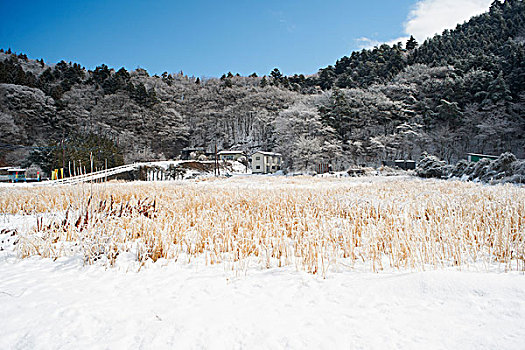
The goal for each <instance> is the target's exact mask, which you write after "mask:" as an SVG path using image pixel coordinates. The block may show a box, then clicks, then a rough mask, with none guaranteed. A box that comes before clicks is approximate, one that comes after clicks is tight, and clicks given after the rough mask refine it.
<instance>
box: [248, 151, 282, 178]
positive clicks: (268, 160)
mask: <svg viewBox="0 0 525 350" xmlns="http://www.w3.org/2000/svg"><path fill="white" fill-rule="evenodd" d="M250 162H251V166H252V173H253V174H270V173H275V172H276V171H278V170H281V166H282V163H283V160H282V155H281V154H280V153H274V152H263V151H257V152H255V153H253V154H252V155H251V157H250Z"/></svg>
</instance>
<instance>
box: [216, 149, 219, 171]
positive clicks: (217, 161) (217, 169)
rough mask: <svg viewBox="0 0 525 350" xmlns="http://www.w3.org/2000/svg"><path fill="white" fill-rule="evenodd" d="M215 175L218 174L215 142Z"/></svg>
mask: <svg viewBox="0 0 525 350" xmlns="http://www.w3.org/2000/svg"><path fill="white" fill-rule="evenodd" d="M215 176H219V160H218V158H217V144H215Z"/></svg>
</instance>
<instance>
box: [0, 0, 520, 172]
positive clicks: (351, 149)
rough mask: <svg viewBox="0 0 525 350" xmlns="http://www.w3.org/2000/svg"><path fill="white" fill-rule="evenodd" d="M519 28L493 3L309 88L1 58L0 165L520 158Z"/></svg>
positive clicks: (296, 165) (304, 165)
mask: <svg viewBox="0 0 525 350" xmlns="http://www.w3.org/2000/svg"><path fill="white" fill-rule="evenodd" d="M524 24H525V4H524V2H523V0H506V1H504V2H501V3H500V2H498V1H495V2H494V3H493V5H492V6H491V9H490V11H489V12H487V13H485V14H483V15H480V16H477V17H474V18H472V19H471V20H470V21H468V22H467V23H465V24H461V25H458V27H457V28H456V29H455V30H446V31H444V32H443V33H442V35H437V36H435V37H433V38H431V39H428V40H426V41H425V42H424V43H421V44H420V45H419V44H418V43H417V42H416V41H415V40H413V38H412V39H411V40H409V41H408V42H407V43H399V44H396V45H394V46H388V45H382V46H380V47H376V48H374V49H371V50H362V51H360V52H354V53H352V54H351V55H350V56H349V57H343V58H341V59H340V60H338V61H337V62H336V63H335V65H334V66H329V67H326V68H323V69H321V70H320V71H319V72H318V73H317V74H315V75H313V76H310V77H305V76H303V75H294V76H283V75H282V74H281V73H280V72H279V70H278V69H275V70H273V71H272V72H271V73H270V74H269V75H268V76H264V77H257V76H256V75H255V74H253V75H251V76H249V77H241V76H238V75H234V74H232V73H227V74H225V75H223V76H222V77H221V78H211V79H200V78H196V77H188V76H187V75H185V74H184V73H183V72H180V73H176V74H169V73H167V72H165V73H164V74H162V75H160V76H157V75H154V76H150V75H149V74H148V72H146V71H145V70H144V69H140V68H138V69H136V70H134V71H127V70H126V69H124V68H121V69H112V68H109V67H107V66H105V65H101V66H99V67H96V69H94V70H93V71H91V70H86V69H85V68H83V67H81V66H80V65H78V64H76V63H67V62H64V61H62V62H59V63H57V64H47V63H45V62H44V61H42V60H37V61H35V60H31V59H28V58H27V56H26V55H24V54H15V53H12V52H11V51H10V50H7V51H5V52H4V50H2V52H0V131H1V138H0V163H8V164H20V165H29V164H31V163H37V164H38V165H40V166H41V167H43V168H44V169H46V168H47V169H49V168H50V167H51V166H58V165H60V164H62V163H64V162H67V161H70V160H74V159H77V160H78V159H84V160H85V159H86V157H87V159H89V154H93V156H94V157H95V158H97V157H98V158H99V159H98V161H101V159H102V158H105V159H107V158H108V157H109V158H110V163H111V164H110V165H113V164H118V163H120V162H122V161H125V162H131V161H137V160H146V159H173V158H177V157H178V156H179V155H180V154H181V150H182V149H183V148H204V149H208V150H210V151H211V150H212V149H213V148H214V147H215V145H217V147H218V148H219V149H228V148H236V149H244V150H247V151H251V150H256V149H263V150H271V151H279V152H281V153H283V155H284V158H285V161H286V166H287V167H288V168H289V169H295V170H303V169H314V168H315V166H316V164H318V163H321V162H322V163H328V162H329V163H332V165H333V167H334V168H335V169H342V168H344V167H346V166H349V165H350V164H363V163H364V164H369V165H377V164H379V163H380V162H381V160H388V159H396V158H405V159H408V158H412V159H416V158H418V157H419V156H420V154H421V153H422V152H425V151H426V152H429V153H432V154H435V155H437V156H439V157H441V158H443V159H445V160H447V161H451V162H452V161H456V160H458V159H460V158H463V157H464V155H465V153H466V152H475V153H493V154H500V153H503V152H506V151H511V152H513V153H514V154H515V155H516V156H517V157H518V158H524V157H525V137H524V134H525V46H524V45H525V25H524ZM94 140H95V141H94ZM97 145H99V146H97ZM100 145H104V146H103V147H101V146H100ZM110 155H113V156H112V157H110ZM64 158H65V159H64Z"/></svg>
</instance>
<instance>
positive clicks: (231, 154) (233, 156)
mask: <svg viewBox="0 0 525 350" xmlns="http://www.w3.org/2000/svg"><path fill="white" fill-rule="evenodd" d="M217 156H218V157H219V160H238V159H239V158H241V157H245V156H246V155H245V154H244V152H243V151H220V152H217Z"/></svg>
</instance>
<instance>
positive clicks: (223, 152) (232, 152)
mask: <svg viewBox="0 0 525 350" xmlns="http://www.w3.org/2000/svg"><path fill="white" fill-rule="evenodd" d="M217 154H244V152H243V151H220V152H217Z"/></svg>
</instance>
